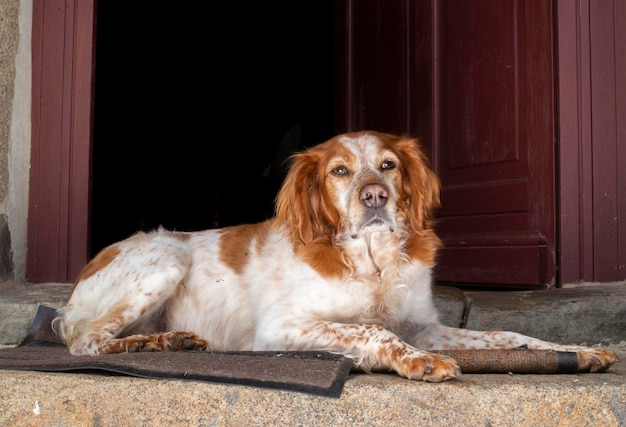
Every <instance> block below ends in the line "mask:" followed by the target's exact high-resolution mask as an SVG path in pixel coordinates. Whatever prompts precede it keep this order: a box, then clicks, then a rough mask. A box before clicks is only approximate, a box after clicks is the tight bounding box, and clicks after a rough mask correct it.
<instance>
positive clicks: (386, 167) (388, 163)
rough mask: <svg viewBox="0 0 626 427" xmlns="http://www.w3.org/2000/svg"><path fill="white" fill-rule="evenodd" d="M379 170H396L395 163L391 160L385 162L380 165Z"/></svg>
mask: <svg viewBox="0 0 626 427" xmlns="http://www.w3.org/2000/svg"><path fill="white" fill-rule="evenodd" d="M380 168H381V169H382V170H390V169H395V168H396V163H395V162H394V161H393V160H385V161H384V162H383V163H382V164H381V165H380Z"/></svg>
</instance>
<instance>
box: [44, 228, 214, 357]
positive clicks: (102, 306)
mask: <svg viewBox="0 0 626 427" xmlns="http://www.w3.org/2000/svg"><path fill="white" fill-rule="evenodd" d="M190 265H191V253H190V250H189V248H188V247H187V244H186V242H185V239H184V235H183V234H176V233H169V232H167V231H163V230H159V231H156V232H153V233H148V234H145V233H140V234H137V235H134V236H132V237H130V238H128V239H126V240H124V241H122V242H119V243H116V244H113V245H111V246H109V247H108V248H106V249H104V250H103V251H102V252H100V253H99V254H98V255H97V256H96V257H95V258H94V259H93V260H92V261H91V262H90V263H89V264H87V266H86V267H85V268H84V269H83V271H82V272H81V274H80V275H79V278H78V281H77V284H76V287H75V288H74V291H73V292H72V295H71V297H70V299H69V301H68V303H67V305H66V306H65V307H63V308H62V309H61V310H60V311H59V317H57V318H56V319H55V321H54V323H53V326H54V328H55V330H56V331H57V332H58V333H59V335H60V336H61V338H62V339H63V340H64V341H65V343H66V344H67V346H68V347H69V349H70V352H71V353H72V354H74V355H96V354H101V353H114V352H122V351H140V350H166V349H177V348H180V349H184V348H190V347H191V348H202V347H203V346H206V342H204V341H203V340H201V339H199V338H198V337H196V336H195V335H193V334H190V333H175V334H164V335H162V336H158V335H154V336H151V335H145V336H144V335H142V337H143V338H141V339H139V336H138V335H134V336H133V338H131V337H127V338H118V337H120V336H124V335H127V334H128V333H132V332H133V331H141V332H145V333H150V332H160V331H161V329H160V328H159V326H160V325H159V323H160V319H161V315H162V311H163V305H164V304H165V303H166V301H167V300H168V299H170V298H171V297H172V296H173V295H174V294H175V293H176V291H177V289H178V287H179V286H181V284H182V283H183V281H184V278H185V276H186V274H187V272H188V270H189V268H190ZM142 343H143V344H142Z"/></svg>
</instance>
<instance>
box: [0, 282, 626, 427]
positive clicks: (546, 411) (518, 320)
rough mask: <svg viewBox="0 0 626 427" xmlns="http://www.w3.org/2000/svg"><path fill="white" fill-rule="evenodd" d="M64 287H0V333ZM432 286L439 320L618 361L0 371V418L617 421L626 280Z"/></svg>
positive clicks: (625, 401) (21, 323)
mask: <svg viewBox="0 0 626 427" xmlns="http://www.w3.org/2000/svg"><path fill="white" fill-rule="evenodd" d="M70 290H71V286H70V285H65V284H48V285H26V286H24V287H23V288H20V289H16V290H13V291H11V292H9V293H5V294H0V342H1V343H5V344H15V343H17V342H19V340H20V339H21V337H23V335H24V334H25V333H26V330H27V329H28V327H29V326H30V322H32V317H33V316H34V313H35V311H36V307H37V304H38V303H43V304H45V305H48V306H51V307H55V308H57V307H60V306H61V305H62V304H63V302H64V301H65V299H66V298H67V295H68V294H69V292H70ZM435 295H436V301H437V305H438V307H439V308H440V311H441V312H442V321H443V323H446V324H450V325H454V326H458V324H459V323H461V322H465V323H466V324H467V326H468V327H471V328H473V329H512V330H517V331H519V332H522V333H527V334H529V335H533V336H537V337H539V338H542V339H549V340H562V339H563V340H565V341H567V342H569V343H573V344H581V343H588V344H590V345H592V344H596V343H599V342H602V343H604V344H607V345H609V346H611V347H612V348H613V349H614V350H615V351H617V352H618V354H619V356H620V358H621V359H622V362H618V363H617V364H616V365H614V366H613V367H611V369H610V370H609V371H608V372H605V373H601V374H575V375H492V374H488V375H487V374H484V375H476V374H472V375H464V376H463V377H461V378H460V379H458V380H452V381H447V382H443V383H438V384H429V383H424V382H421V381H410V380H407V379H402V378H400V377H398V376H396V375H391V374H351V375H350V376H349V378H348V380H347V382H346V384H345V387H344V390H343V393H342V395H341V397H340V398H338V399H334V398H328V397H321V396H315V395H309V394H305V393H298V392H290V391H282V390H270V389H262V388H255V387H248V386H239V385H228V384H218V383H205V382H195V381H180V380H151V379H142V378H134V377H127V376H116V375H109V374H99V373H41V372H28V371H6V370H5V371H0V425H11V426H57V425H58V426H60V425H64V426H74V425H81V426H84V425H94V426H102V425H107V426H108V425H129V424H133V425H151V426H160V425H172V424H183V423H184V424H185V425H198V426H205V425H206V426H208V425H211V426H231V425H233V426H242V425H246V426H256V425H263V426H267V425H273V426H282V425H285V426H287V425H288V426H317V425H320V426H322V425H323V426H335V425H355V426H365V425H367V426H376V425H387V426H388V425H446V426H457V425H458V426H475V425H479V426H485V425H498V426H508V425H542V426H562V425H602V426H626V381H625V378H626V377H625V374H626V371H625V369H624V364H625V363H624V360H626V351H625V350H626V345H625V342H624V340H626V336H625V335H624V330H626V329H624V328H625V326H624V323H625V322H626V309H625V307H626V285H624V284H615V285H611V286H604V285H603V286H602V287H598V286H580V287H573V288H571V289H562V290H555V291H532V292H506V293H504V292H500V293H499V292H486V293H478V294H474V293H464V292H462V291H460V290H458V289H455V288H448V287H441V288H440V287H437V289H436V292H435ZM529 329H530V330H529Z"/></svg>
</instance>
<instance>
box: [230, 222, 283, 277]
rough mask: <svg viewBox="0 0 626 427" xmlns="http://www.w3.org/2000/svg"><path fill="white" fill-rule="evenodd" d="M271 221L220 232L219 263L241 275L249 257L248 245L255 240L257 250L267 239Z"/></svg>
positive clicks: (238, 226) (239, 226)
mask: <svg viewBox="0 0 626 427" xmlns="http://www.w3.org/2000/svg"><path fill="white" fill-rule="evenodd" d="M270 226H271V221H266V222H262V223H259V224H244V225H237V226H233V227H226V228H223V229H222V230H220V232H221V233H222V238H221V239H220V261H222V262H223V263H224V264H225V265H227V266H229V267H230V268H232V269H233V270H234V271H235V272H237V273H239V274H241V273H242V272H243V269H244V268H245V266H246V264H248V261H249V257H250V256H251V254H250V251H251V250H252V249H253V248H250V243H251V242H252V240H253V239H255V238H256V239H257V242H256V247H257V248H259V247H261V246H262V245H263V243H264V242H265V240H266V239H267V235H268V232H269V229H270Z"/></svg>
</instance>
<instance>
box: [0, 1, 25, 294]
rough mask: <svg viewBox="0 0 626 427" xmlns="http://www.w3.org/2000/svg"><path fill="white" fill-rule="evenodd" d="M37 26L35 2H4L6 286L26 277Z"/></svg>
mask: <svg viewBox="0 0 626 427" xmlns="http://www.w3.org/2000/svg"><path fill="white" fill-rule="evenodd" d="M31 28H32V0H2V1H0V290H4V289H6V288H7V287H10V286H13V284H14V283H16V282H23V281H24V277H25V264H26V229H27V214H28V173H29V165H30V126H31V122H30V104H31V99H30V97H31V59H30V58H31V53H30V52H31V46H30V40H31Z"/></svg>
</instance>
